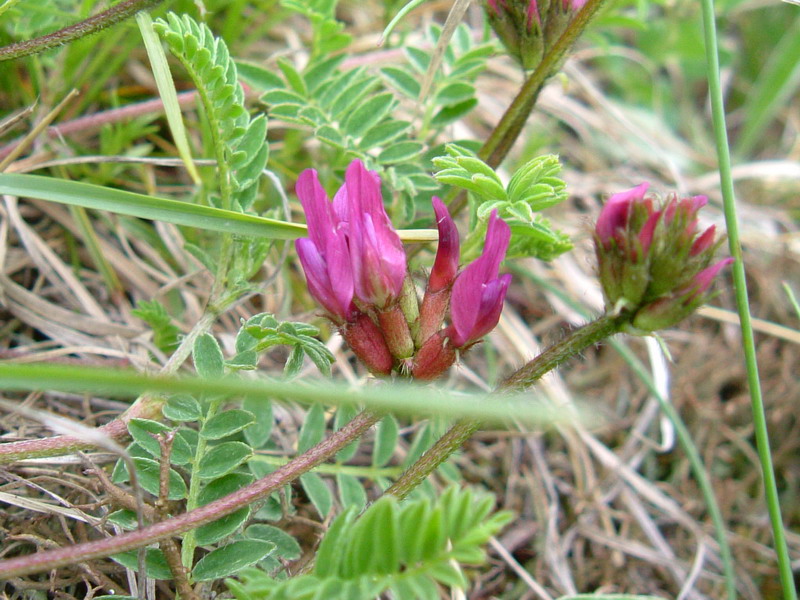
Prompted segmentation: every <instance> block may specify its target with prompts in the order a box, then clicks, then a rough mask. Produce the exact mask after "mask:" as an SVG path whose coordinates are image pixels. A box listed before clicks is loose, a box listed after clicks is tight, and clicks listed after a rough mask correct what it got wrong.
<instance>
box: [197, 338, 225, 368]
mask: <svg viewBox="0 0 800 600" xmlns="http://www.w3.org/2000/svg"><path fill="white" fill-rule="evenodd" d="M192 358H193V359H194V368H195V369H196V370H197V374H198V375H200V377H205V378H207V379H219V378H221V377H222V376H223V374H224V373H225V359H224V358H223V357H222V349H221V348H220V347H219V344H218V343H217V340H216V339H214V336H212V335H210V334H208V333H204V334H203V335H201V336H199V337H198V338H197V339H196V340H195V341H194V347H193V348H192Z"/></svg>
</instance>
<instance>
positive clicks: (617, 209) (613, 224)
mask: <svg viewBox="0 0 800 600" xmlns="http://www.w3.org/2000/svg"><path fill="white" fill-rule="evenodd" d="M648 187H650V184H649V183H641V184H639V185H637V186H636V187H635V188H631V189H630V190H627V191H624V192H619V193H618V194H614V195H612V196H611V197H610V198H609V199H608V201H607V202H606V203H605V205H604V206H603V209H602V210H601V211H600V216H598V217H597V224H596V225H595V232H596V233H597V237H598V238H600V242H601V243H602V244H603V246H604V247H606V249H607V248H608V245H609V244H610V243H611V240H612V239H613V237H614V234H615V233H616V232H617V230H618V229H625V227H627V225H628V219H629V218H630V214H631V207H632V205H633V204H634V203H635V202H641V201H642V200H644V195H645V193H646V192H647V188H648Z"/></svg>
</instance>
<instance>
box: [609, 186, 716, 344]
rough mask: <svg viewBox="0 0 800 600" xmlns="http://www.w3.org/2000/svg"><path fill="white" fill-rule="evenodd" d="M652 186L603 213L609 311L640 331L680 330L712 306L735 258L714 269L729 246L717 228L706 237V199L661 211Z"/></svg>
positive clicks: (668, 204) (613, 202)
mask: <svg viewBox="0 0 800 600" xmlns="http://www.w3.org/2000/svg"><path fill="white" fill-rule="evenodd" d="M646 191H647V184H646V183H643V184H641V185H639V186H637V187H635V188H633V189H631V190H628V191H626V192H621V193H619V194H614V195H613V196H611V198H610V199H609V200H608V202H607V203H606V205H605V206H604V207H603V209H602V211H601V212H600V216H599V217H598V219H597V225H596V226H595V232H594V241H595V251H596V253H597V261H598V270H599V276H600V283H601V285H602V287H603V293H604V295H605V299H606V310H608V311H613V312H619V313H620V314H622V315H628V317H629V323H630V325H631V327H632V330H633V331H634V332H637V333H642V332H644V333H647V332H650V331H655V330H656V329H663V328H665V327H670V326H671V325H674V324H675V323H677V322H678V321H680V320H681V319H683V318H684V317H686V316H688V315H689V314H690V313H691V312H693V311H694V310H695V309H696V308H697V307H698V306H700V305H701V304H703V303H704V302H705V301H706V300H708V297H709V295H708V293H707V292H708V289H709V287H710V285H711V282H712V280H713V279H714V277H715V276H716V275H717V274H718V273H719V271H720V270H721V269H722V268H723V267H725V266H726V265H728V264H730V262H731V259H725V260H722V261H720V262H718V263H716V264H714V265H713V266H709V265H710V264H711V261H712V260H713V257H714V252H715V251H716V249H717V248H718V247H719V245H720V243H721V240H715V231H716V230H715V228H714V226H711V227H709V228H708V229H706V230H705V231H703V232H702V233H699V234H698V219H697V213H698V211H699V210H700V209H701V208H702V207H703V206H705V204H706V202H707V199H706V198H705V196H694V197H692V198H683V199H678V198H677V196H675V195H673V196H671V197H670V198H668V199H667V200H666V201H665V202H663V203H662V204H661V206H656V205H655V203H654V201H653V200H652V199H650V198H645V193H646Z"/></svg>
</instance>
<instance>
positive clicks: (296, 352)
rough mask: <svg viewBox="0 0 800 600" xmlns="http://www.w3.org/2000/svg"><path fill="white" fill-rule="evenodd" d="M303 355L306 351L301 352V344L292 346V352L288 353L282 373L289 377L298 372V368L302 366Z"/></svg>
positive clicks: (304, 355)
mask: <svg viewBox="0 0 800 600" xmlns="http://www.w3.org/2000/svg"><path fill="white" fill-rule="evenodd" d="M305 357H306V353H305V352H303V347H302V346H295V347H294V348H292V352H291V354H289V358H288V359H287V361H286V365H285V366H284V367H283V374H284V375H285V376H286V377H287V379H291V378H292V377H294V376H295V375H297V374H298V373H299V372H300V369H302V368H303V360H304V359H305Z"/></svg>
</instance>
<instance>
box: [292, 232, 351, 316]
mask: <svg viewBox="0 0 800 600" xmlns="http://www.w3.org/2000/svg"><path fill="white" fill-rule="evenodd" d="M295 247H296V248H297V256H298V257H299V258H300V264H301V265H302V266H303V271H304V272H305V274H306V281H307V282H308V291H309V292H311V295H312V296H313V297H314V298H316V300H317V302H319V303H320V304H322V306H323V307H324V308H325V310H327V311H328V312H329V313H331V314H332V315H334V316H336V317H338V318H339V319H342V320H347V319H348V318H349V317H350V313H351V307H350V304H351V300H352V297H353V286H352V279H351V282H350V292H349V297H348V296H347V293H346V287H347V286H346V285H344V286H342V285H340V286H339V288H340V289H338V290H336V288H334V286H333V285H331V278H330V275H329V273H328V264H327V262H326V261H325V259H324V258H323V256H322V255H321V254H320V252H319V251H318V249H317V247H316V246H315V245H314V242H312V241H311V240H310V239H308V238H302V239H299V240H297V241H296V242H295ZM341 288H345V289H344V293H343V292H342V289H341ZM334 290H336V291H334ZM337 292H338V293H337Z"/></svg>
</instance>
